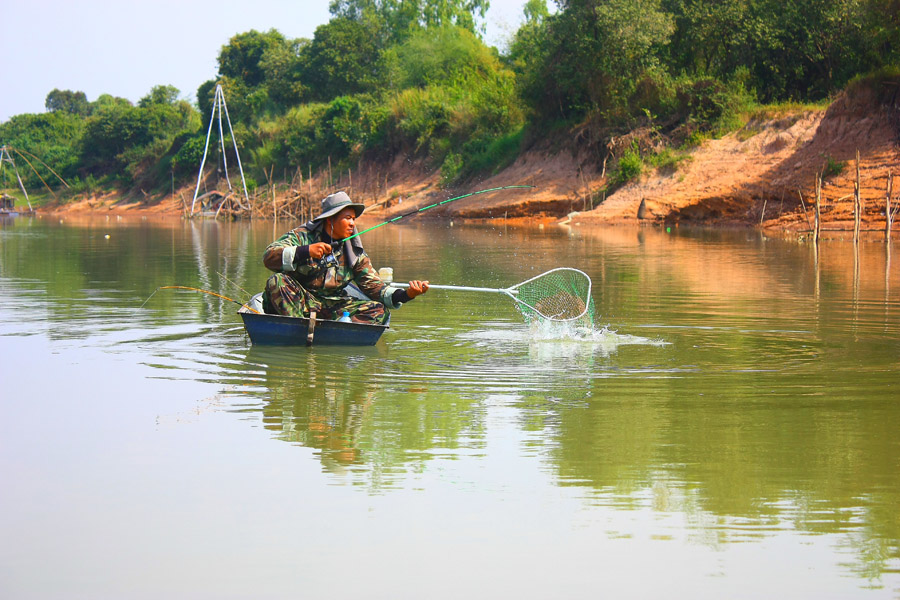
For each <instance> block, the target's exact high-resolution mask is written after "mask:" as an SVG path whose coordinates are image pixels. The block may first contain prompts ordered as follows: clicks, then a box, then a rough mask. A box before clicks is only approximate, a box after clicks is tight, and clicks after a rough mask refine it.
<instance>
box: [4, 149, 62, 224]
mask: <svg viewBox="0 0 900 600" xmlns="http://www.w3.org/2000/svg"><path fill="white" fill-rule="evenodd" d="M10 151H12V152H13V153H15V154H17V155H18V156H19V158H21V159H22V160H24V161H25V164H27V165H28V166H29V167H30V168H31V170H32V171H33V172H34V174H35V175H37V177H38V179H40V180H41V183H43V184H44V187H46V188H47V191H48V192H50V194H51V195H52V196H53V197H54V198H56V194H55V193H54V192H53V188H51V187H50V185H49V184H48V183H47V182H46V181H45V180H44V178H43V177H41V174H40V173H39V172H38V170H37V169H35V168H34V165H33V164H31V161H30V160H28V157H29V156H30V157H31V158H32V159H33V160H35V161H37V162H39V163H40V164H42V165H43V166H44V167H46V169H47V170H48V171H50V172H51V173H53V175H55V176H56V178H57V179H59V180H60V182H62V184H63V185H64V186H66V188H67V189H68V188H69V184H68V183H66V180H65V179H63V178H62V177H60V176H59V174H58V173H57V172H56V171H54V170H53V169H51V168H50V165H48V164H47V163H45V162H44V161H42V160H41V159H40V158H38V157H37V156H35V155H34V154H32V153H31V152H27V151H25V150H21V149H19V148H13V147H12V146H8V145H5V144H4V145H2V146H0V172H2V171H3V165H4V164H6V163H8V164H9V165H10V169H12V171H13V173H14V174H15V176H16V181H17V182H18V184H19V189H20V190H22V194H24V196H25V202H26V203H27V204H28V210H34V209H33V208H32V206H31V199H29V198H28V191H27V190H26V189H25V184H24V183H22V177H21V176H20V175H19V169H18V167H16V161H15V160H13V157H12V154H10Z"/></svg>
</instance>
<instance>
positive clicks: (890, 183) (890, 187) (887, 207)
mask: <svg viewBox="0 0 900 600" xmlns="http://www.w3.org/2000/svg"><path fill="white" fill-rule="evenodd" d="M893 193H894V174H893V173H892V172H890V171H888V180H887V197H886V198H885V202H884V220H885V227H884V240H885V241H886V242H890V241H891V227H893V225H894V214H893V212H892V210H891V195H892V194H893Z"/></svg>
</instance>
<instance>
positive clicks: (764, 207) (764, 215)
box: [759, 198, 769, 227]
mask: <svg viewBox="0 0 900 600" xmlns="http://www.w3.org/2000/svg"><path fill="white" fill-rule="evenodd" d="M768 203H769V199H768V198H763V207H762V211H760V213H759V225H760V227H762V224H763V221H764V220H765V218H766V205H767V204H768Z"/></svg>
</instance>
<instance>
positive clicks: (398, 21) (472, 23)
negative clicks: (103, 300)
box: [329, 0, 490, 42]
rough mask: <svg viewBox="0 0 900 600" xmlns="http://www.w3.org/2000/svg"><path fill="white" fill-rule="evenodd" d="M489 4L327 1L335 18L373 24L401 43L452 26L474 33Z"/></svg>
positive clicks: (479, 0)
mask: <svg viewBox="0 0 900 600" xmlns="http://www.w3.org/2000/svg"><path fill="white" fill-rule="evenodd" d="M489 7H490V0H331V4H330V5H329V8H330V10H331V14H332V15H334V16H335V17H336V18H346V19H350V20H354V21H374V22H376V23H378V24H379V25H380V26H381V27H382V28H383V29H384V31H385V32H387V35H388V36H389V37H390V38H391V39H392V40H393V41H394V42H397V41H403V40H404V39H405V38H406V37H407V36H408V35H409V34H411V33H413V32H414V31H416V30H417V29H421V28H432V27H441V26H444V25H456V26H458V27H462V28H464V29H468V30H469V31H472V32H473V33H477V32H478V31H480V30H481V29H483V25H482V24H480V23H478V22H476V18H477V19H481V20H482V21H483V20H484V16H485V14H486V13H487V10H488V8H489Z"/></svg>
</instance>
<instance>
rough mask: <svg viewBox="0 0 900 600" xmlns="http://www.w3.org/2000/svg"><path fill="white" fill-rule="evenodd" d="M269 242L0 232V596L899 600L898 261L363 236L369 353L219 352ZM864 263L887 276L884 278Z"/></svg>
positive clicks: (702, 246) (105, 228)
mask: <svg viewBox="0 0 900 600" xmlns="http://www.w3.org/2000/svg"><path fill="white" fill-rule="evenodd" d="M290 226H291V225H290V224H284V223H281V224H278V225H277V226H274V227H273V224H272V223H255V224H252V225H251V224H241V223H238V224H223V223H211V222H196V223H183V222H181V221H171V222H157V223H151V222H148V221H142V220H139V219H133V220H131V221H127V220H119V219H116V218H111V219H109V220H107V219H94V220H84V221H73V222H68V221H67V222H61V221H59V219H56V218H42V219H17V220H6V221H0V353H2V362H0V597H2V598H11V599H19V598H22V599H26V598H42V599H43V598H66V599H69V598H91V599H95V598H117V599H118V598H299V597H313V596H314V595H327V596H328V597H336V598H347V597H356V598H460V597H470V598H494V597H496V598H512V597H515V598H547V597H571V598H597V597H610V598H629V597H632V598H644V597H649V596H650V595H652V594H659V595H664V596H665V597H676V598H758V597H761V596H774V595H777V596H782V597H792V598H857V597H858V598H869V597H871V598H898V597H900V436H898V433H897V432H898V425H900V273H898V268H900V267H898V263H900V247H898V246H897V244H896V243H895V245H894V246H893V247H892V248H887V247H886V246H885V244H884V243H881V242H868V243H864V244H861V246H860V248H859V250H858V252H854V249H853V246H852V245H851V244H849V243H846V242H840V241H832V242H825V243H823V244H822V246H821V248H820V250H819V252H818V256H816V254H815V253H814V250H813V248H812V247H811V246H810V245H809V244H806V243H803V242H802V241H798V240H797V239H796V238H791V239H767V238H765V237H764V236H762V235H760V234H759V233H757V232H723V231H716V232H709V231H678V230H674V231H673V232H671V233H666V232H665V231H664V230H660V229H651V228H644V229H631V228H604V229H586V228H584V229H582V228H576V229H575V230H568V229H564V228H562V227H560V228H547V229H545V230H538V229H506V228H504V227H503V226H502V225H498V226H495V227H489V226H485V227H459V226H456V227H450V226H448V224H431V225H426V224H422V225H416V224H413V225H408V226H393V227H384V228H381V229H379V230H377V231H373V232H371V233H370V234H366V236H365V239H364V241H365V244H366V247H367V250H368V251H369V254H370V255H371V256H372V258H373V261H374V263H375V264H376V266H392V267H393V268H394V272H395V276H396V277H397V278H398V279H404V280H405V279H411V278H423V279H424V278H427V279H430V280H431V281H432V283H444V284H457V285H469V286H485V287H506V286H508V285H511V284H514V283H517V282H520V281H523V280H524V279H527V278H529V277H531V276H533V275H535V274H537V273H540V272H542V271H545V270H548V269H550V268H553V267H556V266H572V267H577V268H580V269H582V270H584V271H586V272H587V273H588V274H589V275H590V276H591V277H592V279H593V281H594V286H595V290H594V300H595V302H596V304H597V312H598V317H597V323H596V328H595V331H594V332H592V333H591V334H590V335H587V336H581V337H573V336H567V335H561V334H560V333H559V332H554V331H546V330H541V329H534V330H533V329H531V328H529V327H527V326H526V325H524V324H523V323H522V322H521V319H520V318H519V316H518V314H517V312H516V311H515V308H514V306H513V304H512V302H511V301H510V300H508V299H506V298H505V297H503V296H500V295H497V296H494V295H483V294H481V295H480V294H471V293H461V292H448V291H437V290H433V291H432V292H430V293H429V294H427V295H426V296H423V297H422V298H420V299H417V300H416V301H415V302H413V303H410V304H408V305H407V306H404V307H403V308H402V309H400V310H398V311H395V312H394V314H393V318H392V323H391V329H390V330H389V331H388V332H387V333H386V334H385V335H384V337H383V338H382V340H381V341H380V342H379V343H378V345H377V346H375V347H372V348H366V349H329V348H313V349H307V348H305V347H300V348H293V349H287V348H275V349H273V348H263V347H253V346H251V345H250V344H249V341H248V339H247V337H246V336H245V334H244V332H243V327H242V326H241V323H240V319H239V318H238V317H237V316H236V314H235V310H236V308H237V307H236V306H235V305H234V304H231V303H229V302H226V301H222V300H219V299H217V298H213V297H211V296H207V295H204V294H198V293H191V292H187V293H185V292H176V291H171V290H162V291H159V292H157V293H156V294H155V295H153V296H152V298H150V300H149V301H148V302H147V303H146V304H145V305H144V306H143V307H142V303H144V301H145V300H147V298H148V297H150V296H151V294H152V293H153V291H154V290H155V289H156V288H157V287H159V286H163V285H187V286H196V287H202V288H205V289H209V290H213V291H216V292H219V293H223V294H225V295H227V296H230V297H232V298H237V299H244V298H246V296H247V294H246V293H245V292H244V291H242V289H241V288H243V289H244V290H247V291H249V292H256V291H258V290H260V289H261V288H262V285H263V283H264V281H265V279H266V277H267V272H266V271H265V269H264V268H263V267H262V265H261V262H260V257H261V254H262V250H263V249H264V248H265V246H266V245H267V244H268V243H269V241H271V240H272V239H273V238H274V237H276V236H277V235H280V234H281V233H282V232H283V230H285V229H287V228H289V227H290ZM891 253H893V262H891Z"/></svg>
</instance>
